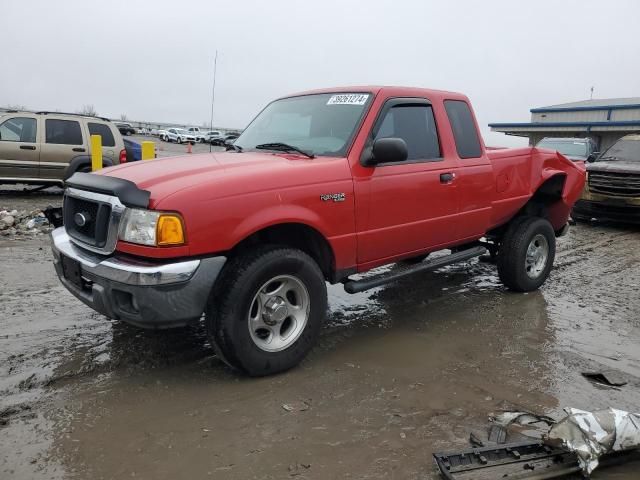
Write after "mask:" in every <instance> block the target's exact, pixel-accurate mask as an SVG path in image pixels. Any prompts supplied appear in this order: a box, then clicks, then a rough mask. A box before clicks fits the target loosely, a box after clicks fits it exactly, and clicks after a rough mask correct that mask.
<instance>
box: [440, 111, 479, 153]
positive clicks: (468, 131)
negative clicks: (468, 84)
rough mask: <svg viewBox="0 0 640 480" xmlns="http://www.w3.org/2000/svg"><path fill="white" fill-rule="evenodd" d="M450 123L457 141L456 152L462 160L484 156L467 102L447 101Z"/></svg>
mask: <svg viewBox="0 0 640 480" xmlns="http://www.w3.org/2000/svg"><path fill="white" fill-rule="evenodd" d="M444 108H445V109H446V110H447V116H448V117H449V123H451V129H452V130H453V137H454V139H455V141H456V150H457V151H458V156H459V157H460V158H475V157H479V156H481V155H482V149H481V148H480V139H479V138H478V131H477V130H476V125H475V123H474V121H473V115H471V109H470V108H469V105H467V102H463V101H461V100H445V101H444Z"/></svg>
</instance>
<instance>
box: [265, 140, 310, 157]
mask: <svg viewBox="0 0 640 480" xmlns="http://www.w3.org/2000/svg"><path fill="white" fill-rule="evenodd" d="M255 148H257V149H259V150H275V151H277V152H297V153H300V154H301V155H304V156H305V157H307V158H316V156H315V155H314V154H313V153H309V152H306V151H304V150H302V149H301V148H298V147H294V146H293V145H289V144H288V143H282V142H273V143H261V144H260V145H256V147H255Z"/></svg>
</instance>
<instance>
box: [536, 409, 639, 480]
mask: <svg viewBox="0 0 640 480" xmlns="http://www.w3.org/2000/svg"><path fill="white" fill-rule="evenodd" d="M565 411H566V412H567V414H568V416H567V417H565V418H563V419H562V420H560V421H559V422H558V423H557V424H555V425H554V426H553V427H551V429H550V430H549V433H548V434H547V435H546V436H545V439H544V442H545V444H547V445H549V446H551V447H554V448H564V449H566V450H569V451H572V452H575V454H576V455H577V457H578V462H579V465H580V467H581V469H582V471H583V473H585V474H586V475H590V474H591V472H593V470H595V469H596V467H597V466H598V464H599V459H600V457H602V456H603V455H606V454H609V453H612V452H622V451H627V450H634V449H638V448H640V414H637V413H629V412H625V411H622V410H616V409H614V408H608V409H606V410H598V411H595V412H587V411H585V410H579V409H577V408H566V409H565Z"/></svg>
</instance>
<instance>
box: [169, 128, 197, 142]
mask: <svg viewBox="0 0 640 480" xmlns="http://www.w3.org/2000/svg"><path fill="white" fill-rule="evenodd" d="M164 140H165V141H166V142H176V143H185V142H189V143H192V144H193V143H195V142H196V137H194V136H193V134H191V133H189V132H188V131H187V130H185V129H183V128H169V129H168V130H167V133H165V134H164Z"/></svg>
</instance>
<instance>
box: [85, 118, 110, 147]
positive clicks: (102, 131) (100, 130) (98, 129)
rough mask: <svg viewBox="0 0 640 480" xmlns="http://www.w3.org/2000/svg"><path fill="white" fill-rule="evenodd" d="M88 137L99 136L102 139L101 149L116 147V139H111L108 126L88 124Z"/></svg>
mask: <svg viewBox="0 0 640 480" xmlns="http://www.w3.org/2000/svg"><path fill="white" fill-rule="evenodd" d="M89 135H100V136H101V137H102V146H103V147H115V146H116V139H115V138H113V133H111V129H110V128H109V125H105V124H104V123H93V122H89Z"/></svg>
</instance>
